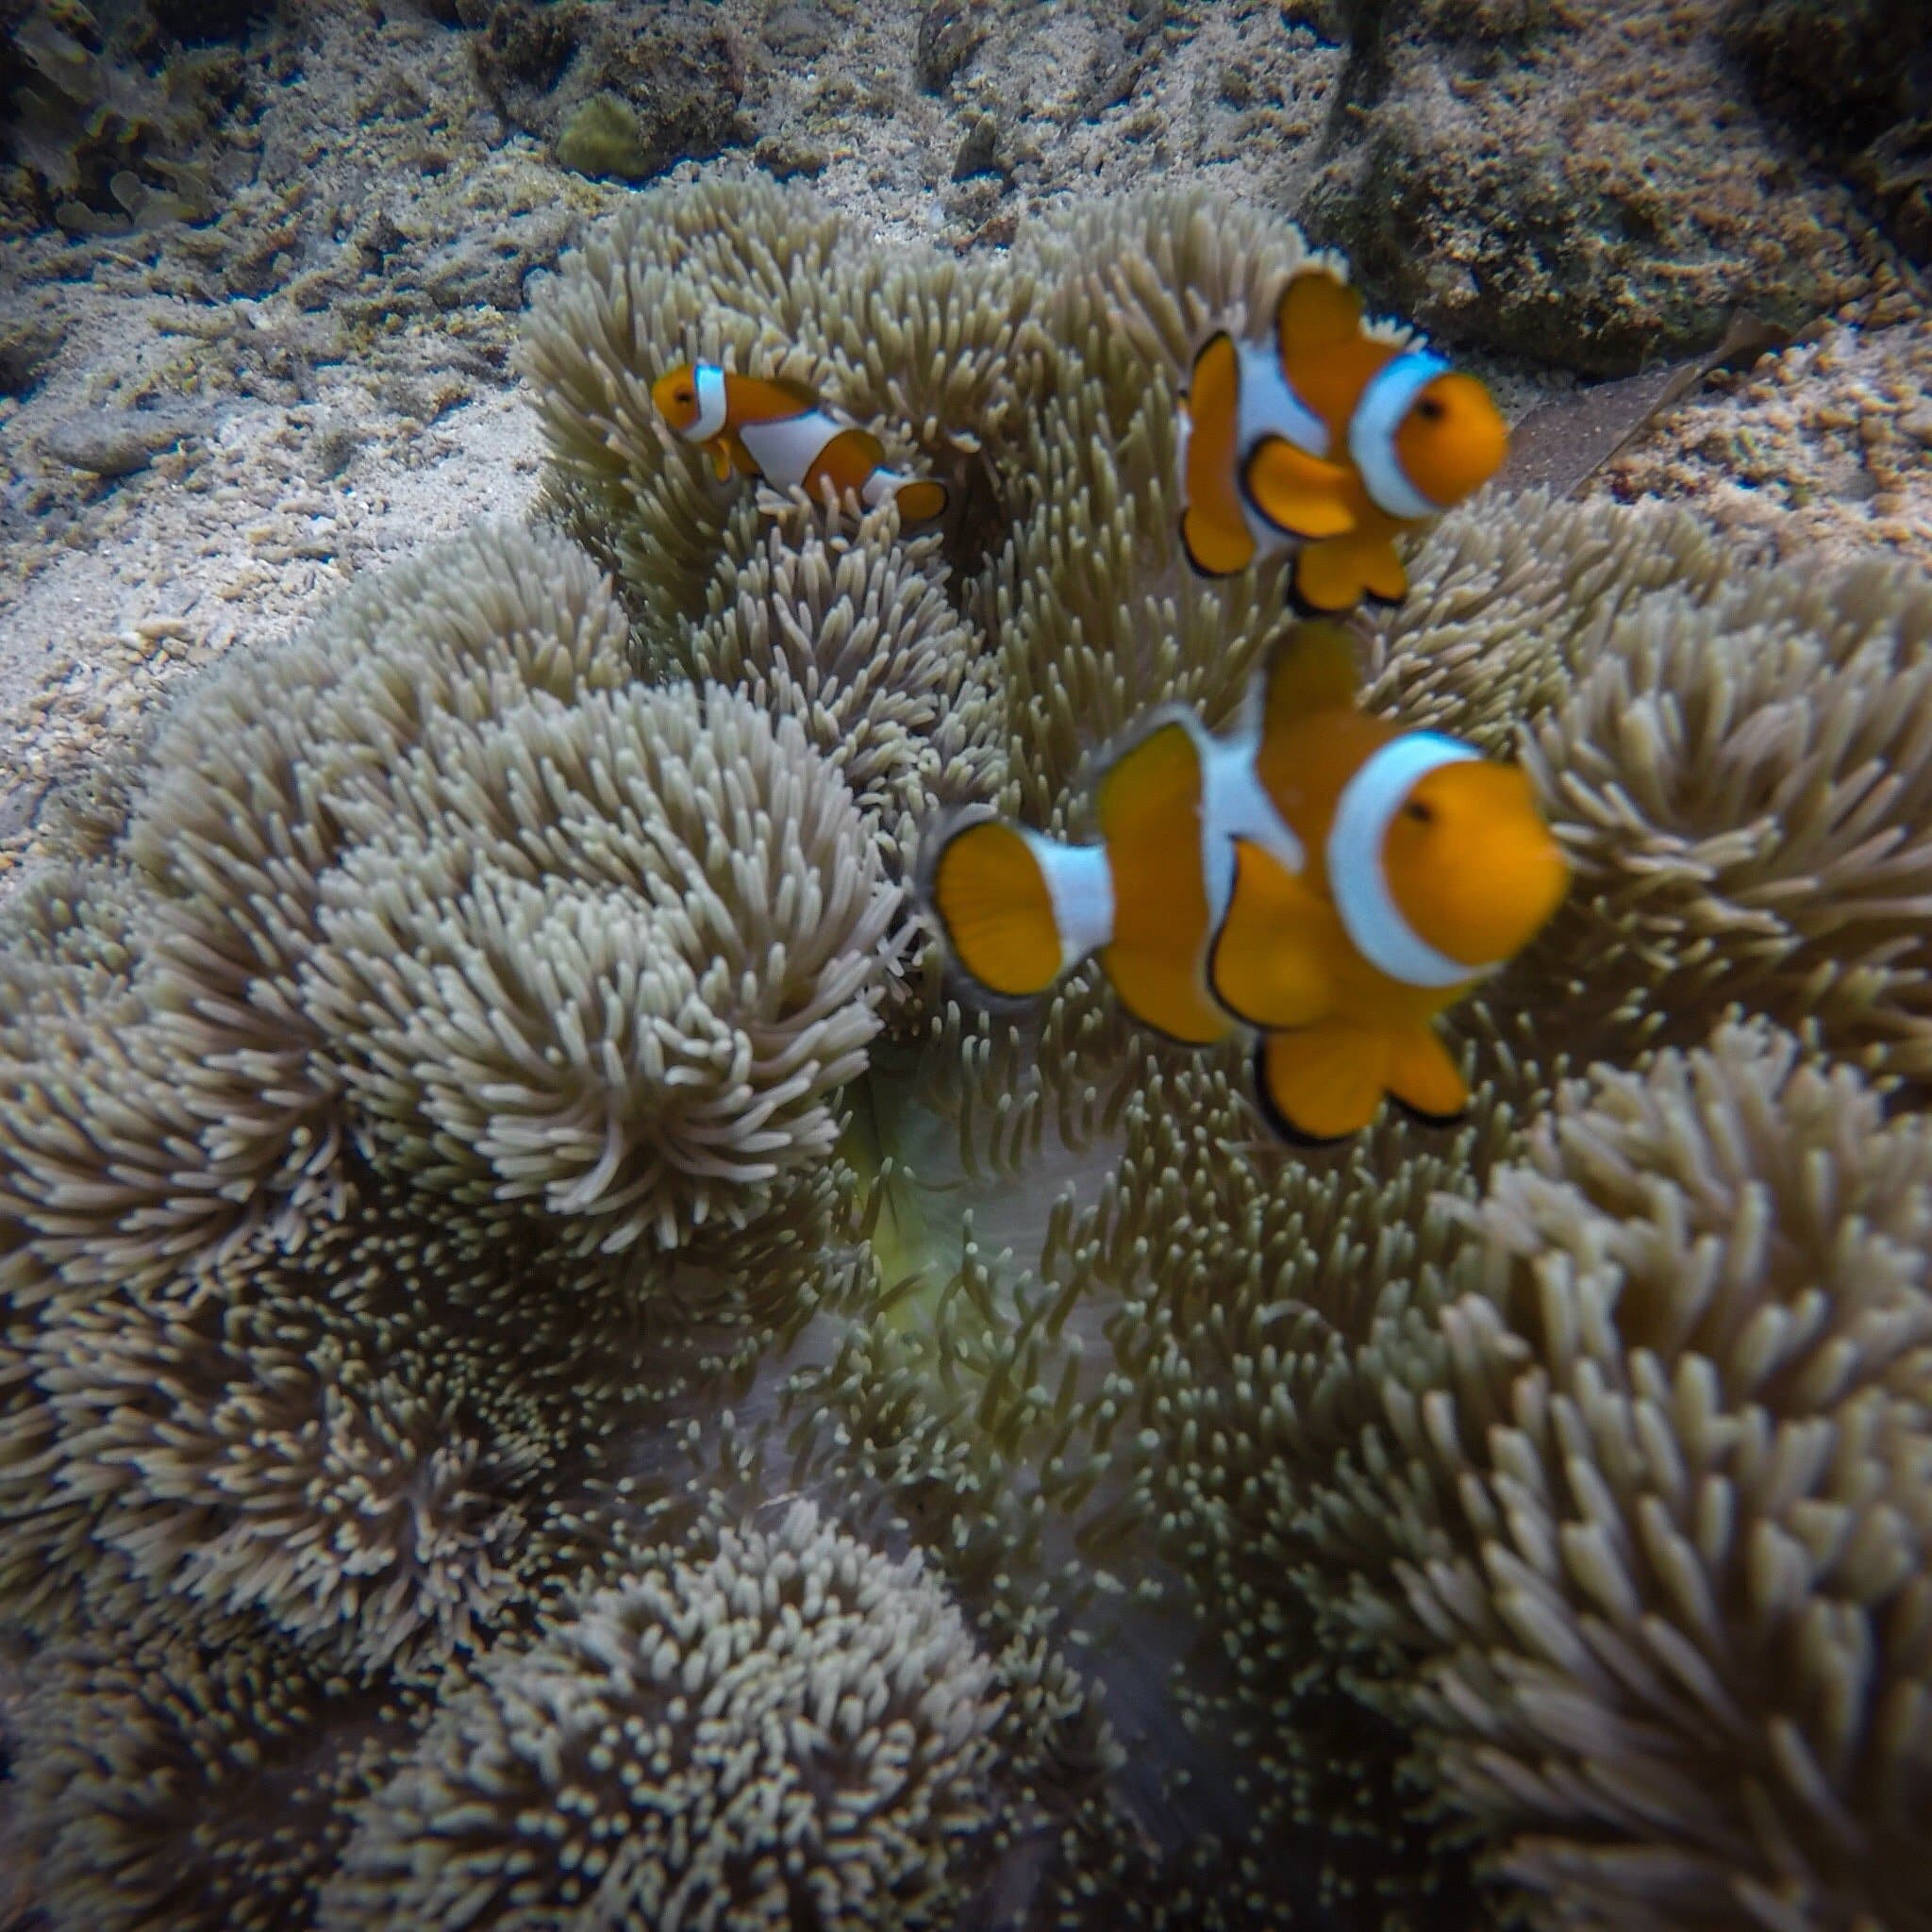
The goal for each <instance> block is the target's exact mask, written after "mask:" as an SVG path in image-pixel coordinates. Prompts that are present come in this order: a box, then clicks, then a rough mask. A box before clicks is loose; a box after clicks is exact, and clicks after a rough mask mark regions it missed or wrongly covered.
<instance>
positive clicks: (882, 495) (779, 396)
mask: <svg viewBox="0 0 1932 1932" xmlns="http://www.w3.org/2000/svg"><path fill="white" fill-rule="evenodd" d="M651 400H652V402H654V403H655V404H656V405H657V406H658V414H659V415H660V416H662V417H663V418H664V420H665V422H667V423H668V424H670V425H671V426H672V428H673V429H674V430H675V431H676V432H677V434H678V435H679V436H681V437H683V438H684V440H685V441H687V442H695V443H698V444H700V445H702V446H703V447H704V448H705V449H706V450H708V452H709V454H710V458H711V466H712V468H713V469H714V470H715V471H716V472H717V475H718V480H719V482H721V483H723V482H724V480H725V479H726V478H727V477H728V476H729V475H731V471H732V467H733V465H734V464H735V465H736V466H737V468H738V470H739V472H740V474H741V475H746V476H759V477H762V478H763V479H764V480H765V481H766V482H767V483H769V484H770V485H771V486H772V487H773V489H774V490H793V489H798V488H800V487H803V488H804V489H805V490H807V491H809V492H810V493H811V494H812V495H814V496H817V495H819V494H821V493H822V492H823V491H824V486H825V485H826V484H830V485H831V487H832V488H833V489H834V490H835V491H839V492H840V493H841V494H842V493H843V492H844V491H848V490H849V491H852V492H853V494H855V495H856V496H857V497H858V500H859V501H860V502H861V503H863V504H864V505H865V506H866V508H873V507H874V505H876V504H880V503H883V502H884V501H885V500H886V498H887V497H889V496H890V497H891V498H893V499H894V500H895V501H896V502H897V504H898V506H899V514H900V515H901V516H903V517H904V518H905V519H906V520H907V521H908V523H926V522H929V521H930V520H931V519H932V518H934V517H936V516H939V515H941V513H942V512H943V511H944V509H945V507H946V486H945V485H944V484H943V483H940V482H936V481H934V479H933V478H932V477H930V476H906V475H900V474H899V473H898V472H896V471H893V470H889V469H887V468H886V467H885V460H886V452H885V448H884V445H883V444H881V443H880V441H879V440H878V438H877V437H876V436H874V435H873V433H872V432H871V431H870V430H869V429H860V428H859V427H858V425H856V424H852V423H841V422H839V421H838V420H837V419H836V418H834V417H831V416H828V415H826V414H825V412H824V410H823V409H821V408H819V406H818V402H817V399H816V398H815V397H814V396H813V395H812V393H811V391H809V390H808V389H806V388H804V387H803V386H802V385H801V384H799V383H795V382H788V381H786V380H785V379H784V378H783V377H766V376H759V375H734V374H733V373H732V372H731V371H730V370H728V369H721V368H720V367H719V366H718V365H717V364H716V363H715V362H680V363H679V364H678V366H677V367H676V368H675V369H673V370H670V371H669V372H667V373H666V374H665V375H660V376H659V377H658V380H657V381H656V382H655V383H653V384H652V385H651Z"/></svg>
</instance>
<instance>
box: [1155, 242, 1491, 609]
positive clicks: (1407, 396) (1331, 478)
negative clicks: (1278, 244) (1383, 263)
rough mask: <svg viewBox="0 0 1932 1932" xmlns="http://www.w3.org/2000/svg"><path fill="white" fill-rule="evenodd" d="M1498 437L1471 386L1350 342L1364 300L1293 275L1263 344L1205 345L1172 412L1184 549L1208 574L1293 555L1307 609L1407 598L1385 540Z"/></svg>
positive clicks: (1327, 279) (1388, 350)
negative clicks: (1278, 553)
mask: <svg viewBox="0 0 1932 1932" xmlns="http://www.w3.org/2000/svg"><path fill="white" fill-rule="evenodd" d="M1508 444H1509V432H1508V429H1507V426H1506V425H1505V424H1504V422H1503V418H1502V416H1501V415H1500V414H1499V413H1498V411H1497V408H1496V406H1495V404H1494V403H1493V402H1492V401H1491V398H1490V392H1489V391H1488V390H1486V389H1485V388H1484V387H1483V385H1482V384H1481V383H1480V382H1478V381H1477V380H1476V379H1475V377H1474V376H1473V375H1460V374H1458V373H1457V371H1455V370H1452V369H1451V368H1450V367H1449V366H1448V364H1447V363H1445V362H1443V361H1442V360H1441V358H1439V357H1435V356H1431V355H1429V354H1427V353H1426V352H1424V351H1423V350H1421V349H1398V348H1397V347H1395V345H1394V344H1393V343H1391V342H1384V341H1376V340H1375V339H1374V337H1373V336H1370V335H1368V334H1366V333H1365V332H1364V330H1363V328H1362V305H1361V297H1360V296H1359V295H1358V294H1357V292H1356V291H1355V290H1353V289H1352V288H1350V287H1349V286H1348V284H1347V283H1346V282H1344V281H1342V280H1341V277H1340V276H1339V275H1336V274H1335V273H1334V271H1333V270H1331V269H1327V268H1322V267H1319V266H1318V267H1311V268H1305V269H1303V270H1302V271H1301V272H1300V273H1299V274H1297V275H1293V276H1292V277H1291V279H1290V281H1289V283H1288V286H1287V287H1286V288H1285V289H1284V290H1283V291H1282V293H1281V299H1280V301H1279V302H1278V303H1277V304H1276V306H1275V313H1274V343H1273V344H1272V345H1268V346H1263V345H1261V344H1259V343H1255V342H1243V341H1236V340H1235V339H1234V338H1233V337H1232V336H1230V335H1228V334H1227V332H1226V331H1225V330H1222V331H1221V332H1219V333H1217V334H1215V335H1212V336H1209V337H1208V340H1207V341H1205V342H1204V343H1202V345H1201V347H1200V350H1199V351H1198V352H1197V354H1196V355H1195V357H1194V368H1193V375H1192V377H1191V388H1190V389H1189V391H1188V393H1187V396H1186V397H1185V398H1184V409H1183V441H1182V447H1181V483H1182V501H1183V506H1184V507H1183V509H1182V513H1181V541H1182V542H1183V543H1184V544H1185V546H1186V548H1187V553H1188V559H1189V561H1190V562H1191V563H1192V564H1193V566H1194V568H1195V569H1196V570H1198V571H1200V572H1202V573H1203V574H1204V575H1208V576H1226V575H1231V574H1232V573H1233V572H1235V571H1239V570H1242V569H1244V568H1245V567H1246V566H1247V565H1248V564H1249V563H1250V562H1251V561H1252V560H1253V559H1254V558H1255V556H1256V555H1257V552H1262V551H1269V550H1277V549H1281V548H1284V547H1287V546H1289V545H1291V544H1292V545H1295V546H1297V554H1296V557H1295V560H1294V575H1293V579H1292V586H1293V593H1294V596H1295V598H1296V600H1297V602H1298V603H1299V604H1300V605H1301V606H1302V607H1303V608H1305V609H1307V610H1310V611H1316V612H1321V611H1335V610H1346V609H1348V608H1350V607H1351V606H1353V605H1355V604H1357V602H1359V601H1360V600H1361V599H1362V598H1363V597H1365V596H1367V597H1372V598H1374V599H1376V600H1378V601H1380V602H1383V603H1391V604H1392V603H1395V602H1397V601H1398V600H1399V599H1400V598H1401V597H1402V595H1403V593H1404V592H1405V591H1407V589H1408V578H1407V574H1406V573H1405V572H1404V570H1403V567H1402V560H1401V558H1399V557H1397V556H1396V554H1395V546H1394V544H1393V543H1392V542H1391V539H1392V538H1394V537H1396V536H1398V535H1400V534H1401V533H1402V532H1403V531H1405V530H1407V529H1410V528H1412V527H1413V526H1414V525H1417V524H1419V523H1422V522H1423V521H1424V520H1425V519H1426V518H1429V517H1433V516H1437V515H1439V514H1441V511H1443V510H1445V509H1448V508H1452V507H1453V506H1454V505H1456V504H1457V503H1460V502H1461V501H1462V499H1463V498H1464V497H1466V496H1469V495H1471V494H1473V493H1474V491H1476V490H1478V489H1480V488H1481V487H1482V485H1483V484H1485V483H1487V482H1488V481H1489V479H1490V478H1491V476H1493V475H1495V474H1496V472H1497V471H1498V470H1499V469H1500V468H1501V467H1502V464H1503V458H1504V457H1505V456H1506V455H1507V452H1508Z"/></svg>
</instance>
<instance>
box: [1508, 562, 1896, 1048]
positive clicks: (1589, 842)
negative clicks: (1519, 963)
mask: <svg viewBox="0 0 1932 1932" xmlns="http://www.w3.org/2000/svg"><path fill="white" fill-rule="evenodd" d="M1528 757H1529V763H1530V769H1531V772H1532V774H1533V775H1534V777H1535V779H1536V782H1537V783H1538V785H1539V787H1540V789H1541V791H1542V792H1543V794H1544V796H1545V797H1546V798H1547V799H1549V800H1550V801H1551V802H1552V804H1553V807H1554V808H1555V809H1556V810H1557V811H1558V812H1559V813H1560V814H1561V817H1562V824H1561V828H1560V829H1561V833H1562V836H1563V839H1564V842H1565V844H1566V846H1567V847H1568V849H1569V851H1570V854H1571V857H1572V859H1573V862H1574V864H1575V866H1576V869H1577V873H1578V878H1579V884H1580V887H1581V891H1580V892H1579V893H1578V894H1577V895H1576V898H1575V900H1574V902H1573V917H1575V918H1576V919H1577V920H1578V922H1579V924H1580V926H1581V928H1582V930H1581V931H1580V932H1579V934H1578V937H1577V941H1576V943H1577V945H1578V948H1579V950H1580V951H1582V952H1584V954H1585V956H1586V957H1588V958H1591V962H1592V964H1591V971H1592V973H1593V974H1596V975H1598V976H1599V977H1600V978H1610V977H1615V978H1619V979H1623V980H1624V981H1626V982H1629V983H1631V985H1632V988H1633V993H1634V992H1635V991H1636V990H1637V989H1638V988H1640V987H1641V995H1642V997H1643V998H1644V1000H1645V1001H1646V1002H1647V1004H1648V1005H1649V1006H1650V1007H1651V1008H1653V1009H1656V1010H1658V1011H1662V1012H1670V1011H1672V1010H1673V1009H1674V1010H1675V1011H1677V1012H1680V1013H1681V1012H1684V1011H1686V1010H1687V1009H1688V1010H1692V1011H1694V1010H1697V1009H1699V1008H1702V1009H1703V1010H1705V1011H1709V1010H1711V1009H1712V1008H1714V1007H1715V1006H1716V1005H1719V1004H1721V1003H1722V1002H1724V1000H1726V999H1729V998H1736V999H1741V1000H1746V1001H1748V1002H1750V1003H1751V1004H1752V1005H1754V1006H1756V1007H1757V1008H1759V1009H1760V1010H1762V1011H1766V1012H1769V1013H1772V1014H1774V1015H1775V1016H1776V1017H1778V1018H1780V1019H1783V1020H1785V1021H1786V1022H1788V1023H1790V1024H1798V1023H1799V1022H1801V1021H1803V1022H1807V1023H1808V1024H1812V1025H1813V1026H1815V1027H1816V1028H1818V1029H1819V1031H1820V1032H1821V1034H1822V1036H1823V1037H1824V1040H1826V1041H1828V1042H1829V1043H1830V1045H1831V1046H1832V1047H1833V1048H1834V1050H1836V1051H1838V1052H1840V1053H1842V1054H1846V1055H1852V1056H1857V1057H1858V1058H1862V1059H1864V1060H1866V1061H1867V1062H1868V1063H1869V1064H1871V1065H1873V1066H1875V1067H1880V1068H1885V1069H1889V1070H1892V1071H1895V1072H1899V1073H1904V1074H1911V1075H1913V1076H1914V1077H1916V1078H1921V1079H1923V1078H1924V1076H1925V1075H1926V1074H1927V1073H1932V1004H1928V987H1932V956H1928V953H1927V950H1926V935H1927V933H1928V930H1932V927H1928V920H1932V846H1928V843H1927V841H1926V838H1925V833H1924V826H1925V824H1926V816H1927V811H1928V808H1932V588H1928V586H1927V585H1926V584H1925V582H1924V579H1923V578H1921V577H1918V576H1917V575H1914V574H1912V573H1910V572H1908V571H1906V570H1903V569H1901V568H1899V567H1897V566H1888V565H1885V564H1881V563H1876V562H1873V563H1864V564H1858V565H1853V566H1850V567H1847V568H1845V569H1842V570H1840V571H1837V572H1832V573H1828V574H1823V575H1821V574H1820V573H1818V572H1815V571H1808V570H1803V569H1800V568H1798V567H1796V566H1788V567H1787V568H1785V569H1784V570H1782V571H1779V572H1775V573H1765V574H1763V575H1757V576H1755V577H1744V578H1742V579H1738V580H1734V581H1733V582H1731V583H1730V584H1728V585H1726V586H1724V588H1723V589H1722V590H1720V591H1717V592H1716V593H1715V594H1714V595H1710V596H1709V597H1708V599H1707V602H1705V603H1704V608H1702V609H1701V610H1700V609H1696V608H1694V606H1693V604H1692V600H1691V598H1690V597H1687V596H1685V595H1683V594H1682V593H1678V592H1674V591H1660V592H1658V593H1657V594H1656V595H1654V596H1652V597H1650V598H1649V599H1646V600H1645V601H1644V602H1643V603H1642V604H1641V605H1640V606H1638V607H1637V608H1634V609H1632V610H1631V611H1630V612H1629V613H1628V614H1627V615H1625V616H1624V617H1623V618H1621V619H1620V620H1619V621H1618V622H1616V623H1615V624H1614V625H1610V626H1609V628H1608V629H1607V634H1603V635H1601V636H1600V639H1599V641H1598V642H1597V646H1596V649H1595V650H1594V651H1593V652H1592V653H1591V656H1590V657H1589V658H1586V659H1584V660H1583V665H1582V668H1581V669H1580V671H1579V675H1578V676H1577V679H1576V683H1575V686H1574V690H1573V691H1572V692H1571V694H1570V695H1569V697H1568V698H1567V700H1566V702H1565V703H1564V705H1563V706H1562V707H1561V708H1560V709H1559V710H1558V711H1557V712H1555V713H1553V714H1550V715H1546V716H1544V717H1543V718H1542V719H1541V720H1540V721H1539V724H1538V726H1537V734H1536V739H1535V741H1534V743H1533V745H1531V746H1530V747H1529V748H1528Z"/></svg>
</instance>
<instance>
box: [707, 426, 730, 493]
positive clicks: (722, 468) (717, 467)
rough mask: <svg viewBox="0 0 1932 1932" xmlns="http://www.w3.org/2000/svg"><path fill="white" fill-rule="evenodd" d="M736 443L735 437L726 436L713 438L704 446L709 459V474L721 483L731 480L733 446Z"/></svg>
mask: <svg viewBox="0 0 1932 1932" xmlns="http://www.w3.org/2000/svg"><path fill="white" fill-rule="evenodd" d="M736 441H737V439H736V438H735V437H733V436H731V435H729V434H726V435H724V436H714V437H713V438H712V439H711V440H710V441H709V442H708V443H707V444H706V445H705V448H706V450H707V451H708V453H709V455H710V458H711V474H712V475H714V476H715V477H717V479H718V480H719V482H721V483H728V482H730V480H731V468H732V464H733V462H734V460H735V456H734V451H733V444H734V443H735V442H736Z"/></svg>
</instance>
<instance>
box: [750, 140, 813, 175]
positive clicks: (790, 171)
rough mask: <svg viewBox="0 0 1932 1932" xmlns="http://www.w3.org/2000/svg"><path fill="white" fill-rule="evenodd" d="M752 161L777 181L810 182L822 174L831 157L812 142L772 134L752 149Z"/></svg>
mask: <svg viewBox="0 0 1932 1932" xmlns="http://www.w3.org/2000/svg"><path fill="white" fill-rule="evenodd" d="M751 158H752V159H753V160H755V161H756V162H757V163H758V166H759V167H761V168H762V169H764V171H765V172H766V173H767V174H768V175H771V176H772V177H773V178H774V180H777V181H790V180H791V179H792V178H793V176H795V175H804V176H805V177H807V178H808V179H809V178H810V177H811V176H813V175H823V174H824V172H825V169H826V168H827V167H828V166H829V165H830V163H831V157H830V156H829V155H828V154H827V153H826V152H825V151H824V148H822V147H820V146H818V145H817V144H816V143H815V142H809V141H797V140H793V139H791V138H789V137H788V136H785V135H771V134H768V135H767V136H766V137H765V138H764V140H762V141H761V142H758V146H757V147H755V148H753V149H752V151H751Z"/></svg>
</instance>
